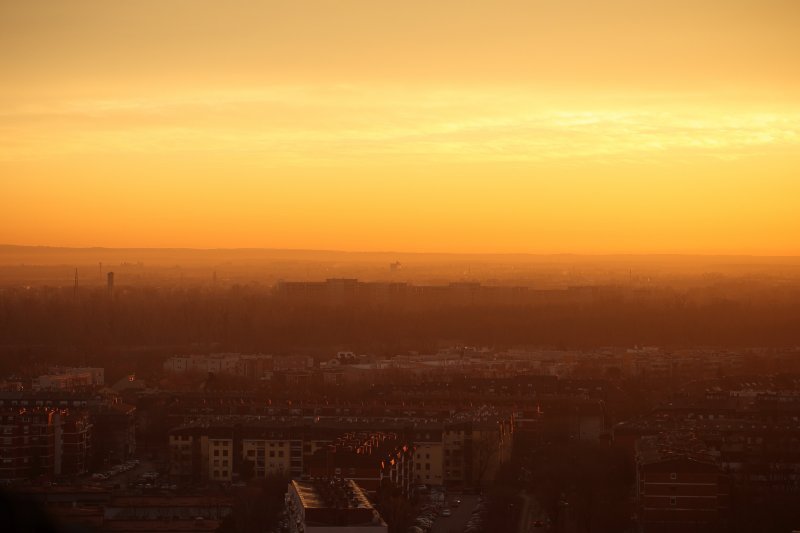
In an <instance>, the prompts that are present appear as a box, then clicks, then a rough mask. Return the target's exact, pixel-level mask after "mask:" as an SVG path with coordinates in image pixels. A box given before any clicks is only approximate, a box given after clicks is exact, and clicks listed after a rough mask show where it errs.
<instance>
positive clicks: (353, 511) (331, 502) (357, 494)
mask: <svg viewBox="0 0 800 533" xmlns="http://www.w3.org/2000/svg"><path fill="white" fill-rule="evenodd" d="M286 506H287V510H288V512H289V516H290V518H291V519H290V529H291V528H294V529H293V531H303V532H305V533H325V532H333V531H335V532H336V533H350V532H353V533H355V532H358V533H386V532H387V531H388V528H387V525H386V522H384V521H383V519H382V518H381V516H380V514H379V513H378V511H377V510H375V508H373V507H372V504H371V503H370V502H369V500H368V499H367V497H366V495H365V494H364V492H363V490H361V487H359V485H358V484H357V483H356V482H355V481H353V480H349V479H333V478H318V479H314V480H311V481H292V482H291V483H290V484H289V494H288V495H287V497H286Z"/></svg>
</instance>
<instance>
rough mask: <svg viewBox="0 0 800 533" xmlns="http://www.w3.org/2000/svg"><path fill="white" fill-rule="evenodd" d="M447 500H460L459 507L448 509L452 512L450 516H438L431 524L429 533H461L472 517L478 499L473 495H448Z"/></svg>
mask: <svg viewBox="0 0 800 533" xmlns="http://www.w3.org/2000/svg"><path fill="white" fill-rule="evenodd" d="M448 498H449V499H451V500H453V499H456V498H458V499H460V500H461V505H459V506H458V507H452V508H450V510H451V511H453V515H452V516H449V517H443V516H440V517H439V518H438V519H437V520H436V522H434V523H433V529H431V533H462V532H463V531H464V527H465V526H466V525H467V521H468V520H469V517H470V516H471V515H472V510H473V509H475V506H476V505H478V497H477V496H476V495H473V494H465V495H463V496H455V495H450V496H448Z"/></svg>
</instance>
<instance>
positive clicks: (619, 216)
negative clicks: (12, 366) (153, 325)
mask: <svg viewBox="0 0 800 533" xmlns="http://www.w3.org/2000/svg"><path fill="white" fill-rule="evenodd" d="M235 3H236V4H237V10H235V11H234V10H229V9H228V8H227V7H222V6H221V5H220V4H217V3H214V2H207V1H194V2H142V3H139V2H137V3H136V4H137V9H136V10H134V9H133V7H132V5H129V4H127V3H122V2H119V3H116V2H96V1H91V2H88V1H85V2H74V3H73V2H70V3H64V4H46V3H41V4H34V3H30V2H20V3H10V2H9V3H4V4H3V5H2V7H0V68H1V69H2V71H3V73H4V74H3V78H4V83H3V84H2V87H0V243H11V244H34V245H56V246H153V247H184V246H185V247H203V248H205V247H271V248H272V247H274V248H323V249H340V250H397V251H446V252H531V253H554V252H557V253H560V252H570V253H606V252H611V253H617V252H622V253H627V252H665V253H737V254H767V255H795V254H798V253H800V244H798V240H797V235H798V234H800V216H798V215H797V203H798V199H800V180H799V179H798V170H799V169H800V99H798V97H797V95H798V94H800V92H798V91H797V89H798V88H800V84H799V83H798V81H800V70H798V64H800V63H798V62H797V57H796V55H797V51H798V50H800V35H798V32H797V31H796V24H797V21H798V20H800V7H799V6H800V4H798V3H796V2H792V1H780V0H767V1H764V0H761V1H756V0H747V1H741V2H733V3H731V2H722V1H716V0H715V1H712V2H703V3H702V4H703V7H700V6H698V5H697V4H698V3H697V2H683V1H679V2H674V1H673V2H661V1H657V2H646V3H643V2H634V1H627V0H614V1H611V2H602V3H601V2H588V1H584V2H579V1H567V2H540V1H536V2H515V1H511V2H502V3H495V2H491V3H490V2H478V3H474V4H470V5H469V6H465V5H464V3H463V2H437V3H435V5H436V7H432V6H431V5H430V4H432V3H430V2H404V3H402V4H394V3H388V2H360V1H349V2H315V3H306V2H244V1H242V2H235ZM238 4H241V5H238ZM301 4H308V5H304V6H302V5H301ZM312 4H313V5H312ZM501 4H502V5H501ZM731 4H734V5H731ZM143 5H144V6H146V9H145V8H142V6H143ZM234 13H235V15H234ZM210 37H213V44H212V40H211V39H210Z"/></svg>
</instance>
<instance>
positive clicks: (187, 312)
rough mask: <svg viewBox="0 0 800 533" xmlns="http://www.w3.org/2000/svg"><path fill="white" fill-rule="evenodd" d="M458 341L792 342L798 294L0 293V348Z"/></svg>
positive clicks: (419, 346)
mask: <svg viewBox="0 0 800 533" xmlns="http://www.w3.org/2000/svg"><path fill="white" fill-rule="evenodd" d="M450 341H457V342H463V343H468V344H475V345H490V346H495V347H503V346H512V345H531V346H549V347H555V348H591V347H596V346H611V345H615V346H632V345H637V344H638V345H660V346H701V345H706V346H720V347H724V346H766V347H769V346H773V347H778V346H794V345H798V344H800V297H794V295H793V294H788V295H787V294H782V295H781V297H779V298H777V297H775V296H774V293H772V292H769V293H764V294H763V295H761V296H759V295H755V296H754V295H752V294H750V295H748V298H747V299H738V300H737V299H733V298H724V297H718V298H713V299H707V298H704V299H693V298H691V297H690V296H688V295H686V294H676V293H672V292H669V291H664V292H663V293H661V294H659V295H658V296H656V297H653V296H651V297H650V298H648V299H646V300H633V299H624V298H616V299H615V298H589V299H586V300H581V301H566V302H560V303H559V302H550V303H544V304H539V305H536V304H524V305H522V304H506V305H500V304H453V303H449V304H448V303H437V302H435V301H433V302H431V301H430V300H428V301H425V302H417V303H415V302H413V301H411V302H409V301H406V302H403V303H402V305H394V304H393V303H392V302H391V301H388V302H382V303H380V304H378V303H366V302H361V303H359V302H351V303H348V304H347V305H331V304H330V303H329V302H327V301H325V302H322V301H320V302H314V301H305V302H303V303H300V302H292V301H291V300H286V299H280V298H277V297H275V296H273V295H272V293H271V292H270V291H269V290H267V289H266V288H264V287H259V286H237V287H232V288H226V289H219V290H208V289H201V288H188V289H186V288H184V289H181V288H155V287H154V288H126V289H120V290H118V291H117V292H116V293H115V294H113V295H109V294H108V293H107V292H106V291H105V290H102V289H88V288H85V289H83V290H81V291H79V292H78V293H77V294H75V293H74V292H73V291H72V290H71V289H70V290H68V289H48V288H39V289H30V290H24V289H11V290H5V291H2V292H0V345H2V346H59V347H64V346H71V347H74V348H76V349H83V348H91V347H111V346H167V345H169V346H198V345H201V346H202V345H214V346H215V349H220V350H231V351H264V352H271V353H290V352H292V351H298V350H309V351H311V352H313V350H314V349H315V348H319V347H325V349H326V350H330V349H331V347H335V346H341V347H342V348H347V349H354V350H363V351H373V352H377V353H380V352H381V351H386V352H394V353H397V352H396V351H397V350H415V349H416V350H425V349H435V347H436V346H437V344H438V343H441V342H450Z"/></svg>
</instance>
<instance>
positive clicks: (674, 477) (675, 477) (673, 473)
mask: <svg viewBox="0 0 800 533" xmlns="http://www.w3.org/2000/svg"><path fill="white" fill-rule="evenodd" d="M669 478H670V479H672V480H675V479H678V474H677V473H675V472H672V473H671V474H670V475H669Z"/></svg>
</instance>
